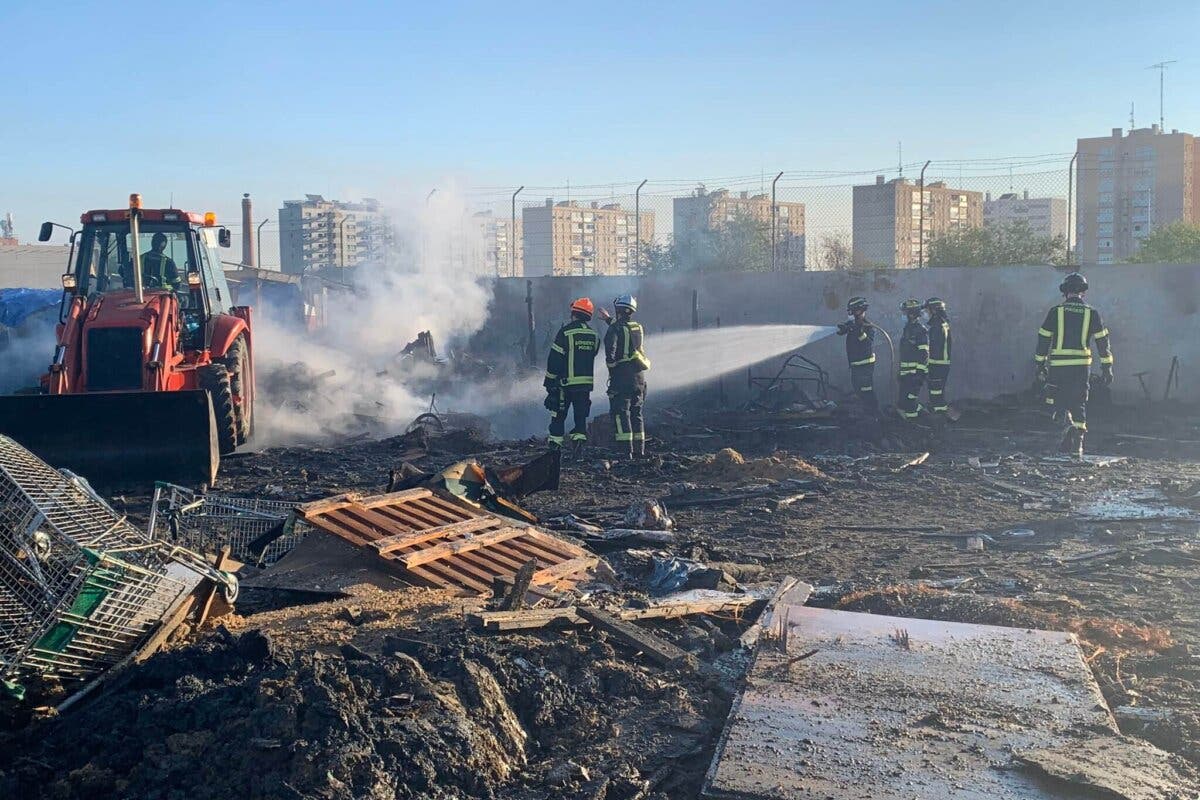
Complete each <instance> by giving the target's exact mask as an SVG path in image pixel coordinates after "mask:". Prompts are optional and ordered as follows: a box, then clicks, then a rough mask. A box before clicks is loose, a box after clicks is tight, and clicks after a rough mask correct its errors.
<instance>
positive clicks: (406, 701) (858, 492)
mask: <svg viewBox="0 0 1200 800" xmlns="http://www.w3.org/2000/svg"><path fill="white" fill-rule="evenodd" d="M1198 420H1200V417H1198V416H1197V415H1196V413H1195V411H1194V410H1189V409H1179V408H1173V409H1167V410H1164V409H1155V410H1152V411H1151V410H1147V409H1120V408H1110V409H1097V410H1096V411H1095V412H1094V413H1093V422H1092V428H1093V435H1092V438H1091V439H1090V440H1089V450H1090V451H1091V452H1092V453H1096V454H1102V455H1106V456H1120V457H1123V458H1122V459H1121V460H1117V461H1115V462H1113V463H1084V464H1079V463H1072V462H1069V461H1065V460H1059V459H1057V458H1056V456H1055V454H1054V453H1053V452H1051V450H1052V449H1053V448H1052V447H1050V445H1051V444H1052V443H1053V442H1054V440H1055V434H1054V433H1053V432H1052V431H1049V430H1047V429H1045V427H1044V426H1043V425H1042V424H1041V423H1040V422H1039V418H1038V417H1037V416H1036V415H1034V414H1032V413H1028V412H1026V411H1023V410H1021V409H1020V408H1019V407H1017V406H1015V405H1008V404H1003V403H996V404H980V405H976V406H974V407H972V408H968V409H967V413H965V414H964V416H963V418H962V419H961V420H960V421H959V422H958V424H957V425H953V426H950V427H948V428H947V429H946V430H944V431H940V432H934V431H930V430H925V429H903V428H891V427H887V428H886V429H885V430H884V431H883V436H882V438H880V437H877V436H872V437H870V438H863V437H862V436H860V435H859V434H858V433H857V432H856V430H857V428H856V427H855V423H854V420H853V419H849V418H843V417H838V416H834V417H825V416H819V417H816V418H813V417H806V416H802V415H793V414H788V413H777V414H772V413H765V412H760V413H753V414H751V413H741V412H726V413H720V412H702V411H695V410H692V411H679V412H672V413H666V414H660V415H658V418H657V419H656V420H654V421H653V422H652V425H651V428H650V433H651V437H652V442H651V450H652V452H653V456H652V457H651V458H650V459H648V460H646V461H639V462H628V461H623V460H619V459H616V458H615V457H614V454H612V453H609V452H607V451H605V450H604V449H602V448H594V449H591V450H589V451H588V452H586V453H585V455H584V457H583V458H582V459H580V460H578V461H574V460H570V459H568V460H566V461H565V462H564V468H563V474H562V486H561V488H560V489H559V490H558V491H555V492H541V493H537V494H533V495H530V496H529V497H527V498H525V499H524V500H523V501H522V503H523V505H524V507H525V508H526V509H528V510H529V511H531V512H533V513H535V514H537V515H538V516H539V517H540V518H542V519H543V520H551V519H556V518H561V517H564V516H566V515H568V514H573V515H575V516H576V517H578V518H582V519H584V520H587V521H588V522H591V523H595V524H597V525H599V526H601V527H612V526H619V525H620V523H621V519H622V517H623V516H624V513H625V509H626V508H627V507H628V506H629V505H630V504H631V503H634V502H638V501H642V500H645V499H647V498H665V500H664V504H665V506H666V508H667V510H668V512H669V513H670V514H671V516H672V517H673V518H674V520H675V523H676V541H675V542H673V543H671V544H653V545H631V546H628V547H619V548H614V549H611V550H609V551H608V552H606V553H605V556H606V558H607V559H608V563H609V564H610V565H611V566H612V568H613V570H614V575H615V577H614V578H610V579H609V584H611V588H612V589H614V590H616V593H617V594H616V595H614V597H613V598H612V599H611V602H613V603H616V602H618V601H619V600H625V601H628V600H630V599H631V598H632V599H635V600H636V599H637V598H640V597H644V596H645V592H646V590H647V588H648V584H649V581H650V579H651V576H652V575H653V570H654V566H655V558H656V557H657V558H658V559H659V561H660V563H661V560H662V559H664V558H666V557H669V556H677V557H681V558H684V559H691V560H694V561H696V562H700V563H703V564H705V565H707V566H709V567H715V568H716V569H717V570H719V571H720V572H722V573H723V574H724V575H728V576H730V577H731V578H734V579H736V580H737V581H739V582H740V583H741V584H743V585H745V586H748V587H758V588H761V589H766V590H769V589H770V588H771V587H772V586H774V585H775V584H776V583H777V582H778V580H779V579H780V578H782V577H784V576H788V575H791V576H796V577H799V578H801V579H803V580H806V581H808V582H809V583H812V584H813V585H814V586H816V587H817V591H816V593H815V594H814V596H813V598H812V599H811V600H810V604H817V605H824V606H831V607H839V608H845V609H849V610H858V611H869V612H874V613H886V614H892V615H898V616H915V617H929V618H935V619H946V620H957V621H966V622H979V623H987V624H998V625H1011V626H1019V627H1043V628H1054V629H1062V630H1070V631H1073V632H1075V633H1076V634H1078V636H1079V638H1080V640H1081V642H1082V647H1083V652H1084V656H1085V658H1086V659H1087V661H1088V664H1089V666H1090V667H1091V668H1092V670H1093V672H1094V673H1095V675H1096V677H1097V679H1098V681H1099V684H1100V686H1101V689H1102V691H1103V692H1104V695H1105V698H1106V699H1107V701H1108V703H1109V705H1110V707H1111V708H1113V709H1114V710H1115V713H1116V716H1117V719H1118V722H1119V723H1120V726H1121V729H1122V731H1123V732H1125V733H1127V734H1132V735H1135V736H1141V737H1144V738H1145V739H1147V740H1149V741H1151V742H1153V743H1154V744H1156V745H1158V746H1159V747H1161V748H1163V749H1164V750H1166V751H1168V752H1170V753H1172V754H1174V755H1176V756H1177V757H1178V758H1180V759H1181V760H1182V762H1190V763H1191V765H1192V767H1200V693H1198V692H1197V688H1198V684H1200V658H1198V657H1197V655H1198V654H1200V608H1198V607H1197V601H1196V597H1197V591H1196V590H1197V583H1198V582H1200V551H1198V550H1197V546H1198V545H1200V541H1198V539H1200V537H1198V533H1197V529H1198V525H1200V523H1198V522H1197V518H1196V508H1197V507H1200V500H1197V498H1196V495H1197V487H1198V486H1200V465H1197V463H1196V456H1197V454H1198V453H1200V444H1198V443H1197V440H1200V435H1197V434H1198V433H1200V429H1198V427H1197V422H1198ZM543 448H544V444H543V442H541V441H537V440H527V441H516V442H480V441H478V440H476V439H473V438H472V437H470V436H457V437H456V436H454V435H448V436H445V437H441V438H434V439H432V440H430V441H429V442H428V447H415V446H414V440H413V437H392V438H385V439H378V440H372V439H364V438H360V439H356V440H354V441H349V442H342V443H340V444H336V443H335V444H331V445H328V446H324V447H316V446H309V447H295V448H277V449H271V450H267V451H265V452H261V453H256V454H250V455H246V456H242V457H238V458H235V459H231V460H229V461H228V462H227V464H226V465H225V466H224V467H223V473H222V477H221V479H220V483H219V485H218V486H216V487H214V488H215V489H216V490H218V491H226V492H233V493H244V494H247V495H253V496H271V497H279V498H287V499H294V500H297V501H301V500H309V499H315V498H321V497H327V496H329V495H331V494H335V493H338V492H343V491H347V490H359V491H364V492H369V493H377V492H380V491H383V489H384V488H385V486H386V484H387V482H388V479H389V472H390V471H391V470H393V469H396V468H398V467H400V465H401V463H402V462H407V463H411V464H413V465H415V466H417V467H420V468H422V469H425V470H429V471H432V470H435V469H438V468H440V467H442V466H445V465H447V464H450V463H453V462H455V461H458V460H460V459H462V458H464V457H473V458H477V459H479V460H480V461H481V462H484V463H487V464H489V465H492V466H499V465H504V464H515V463H520V462H523V461H527V460H529V459H530V458H531V457H533V456H535V455H538V454H539V453H541V452H542V451H543ZM725 448H732V449H733V450H735V451H736V452H730V451H729V450H726V449H725ZM925 452H928V453H929V456H928V458H927V459H925V460H924V461H922V462H921V463H912V462H914V461H917V460H919V459H918V458H917V457H918V456H919V455H920V454H922V453H925ZM800 495H804V497H803V498H800ZM146 501H147V498H145V497H142V496H139V495H137V494H136V493H133V492H128V491H126V492H122V493H120V494H118V495H117V496H115V498H114V502H115V503H116V504H117V506H118V507H119V508H124V509H126V510H127V511H128V512H130V513H132V514H142V513H145V509H146ZM966 534H974V535H977V536H978V537H979V538H980V539H981V541H982V544H983V547H982V549H977V545H975V544H970V545H968V544H967V542H968V536H966ZM564 535H569V533H564ZM595 597H597V598H599V601H600V602H609V601H606V600H604V596H603V595H602V594H598V595H595ZM482 605H483V601H482V600H476V599H463V598H456V597H451V596H450V595H448V594H446V593H444V592H440V591H434V590H428V589H413V590H402V591H399V592H379V591H371V592H367V593H365V594H363V595H361V596H356V597H353V598H347V599H344V600H336V601H331V602H324V603H318V604H307V605H286V604H281V603H274V604H267V605H261V606H255V605H252V604H249V603H247V604H244V605H243V606H242V607H240V608H239V609H238V613H237V614H236V615H235V616H233V617H228V618H225V619H223V620H221V621H220V623H219V625H218V626H217V627H215V628H212V629H207V630H203V631H199V632H192V633H191V634H190V635H189V636H186V637H182V638H181V639H180V641H177V642H176V643H175V644H174V645H173V646H172V648H171V649H169V650H168V651H166V652H162V653H159V654H158V655H156V656H154V657H153V658H152V659H150V660H149V661H148V662H147V663H145V664H144V665H141V666H139V667H137V668H134V669H132V670H130V671H128V672H127V673H125V675H123V676H122V677H121V679H120V680H119V681H118V682H116V684H115V685H113V686H112V687H110V688H109V689H108V690H107V691H106V692H104V693H103V694H100V695H98V696H97V697H95V698H94V699H92V700H91V701H89V702H88V703H86V704H83V706H82V707H81V708H79V709H77V710H75V711H73V712H69V713H66V714H64V715H63V716H61V717H55V716H53V715H50V716H48V717H46V718H36V719H33V720H31V721H28V722H27V723H26V724H15V723H14V724H12V725H10V728H11V729H10V730H9V731H8V732H6V733H5V734H3V739H2V740H0V794H3V796H10V797H30V798H34V797H46V798H83V797H88V798H98V797H147V798H176V797H178V798H184V797H188V798H206V797H213V798H216V797H287V798H303V797H319V798H330V800H333V799H335V798H336V799H338V800H341V799H342V798H346V800H349V799H350V798H393V797H396V798H409V797H412V798H416V797H431V798H476V797H478V798H493V797H495V798H551V797H553V798H605V799H606V800H629V799H631V798H691V797H697V796H698V793H699V790H700V786H701V782H702V779H703V775H704V772H705V770H706V769H707V767H708V764H709V762H710V760H711V758H712V754H713V749H714V747H715V744H716V740H717V737H718V736H719V734H720V731H721V727H722V725H723V724H724V720H725V716H726V714H727V713H728V709H729V705H730V702H731V701H732V698H733V696H734V694H735V693H736V691H737V688H738V682H739V680H740V676H741V672H742V670H743V669H744V668H745V664H746V661H747V658H746V655H745V651H744V650H741V649H740V648H739V647H738V646H737V637H738V636H739V634H740V633H741V632H742V631H744V630H745V628H746V627H747V625H748V624H749V622H751V621H752V620H749V619H736V618H720V617H714V616H704V615H696V616H691V617H686V618H683V619H678V620H670V621H660V622H647V623H644V627H646V628H647V629H649V630H653V631H654V632H655V633H657V634H659V635H660V636H662V637H663V638H665V639H668V640H670V641H672V642H674V643H675V644H677V645H679V646H681V647H683V648H684V649H686V650H689V651H690V652H692V653H694V654H695V656H696V657H697V659H698V663H699V665H700V666H699V668H698V669H684V670H677V669H665V668H662V667H660V666H657V665H655V664H654V663H653V662H652V661H650V660H648V659H647V658H645V657H644V656H643V655H641V654H639V653H636V652H632V651H631V650H630V648H628V647H626V646H624V645H623V644H621V643H620V642H617V641H613V640H610V639H608V637H606V636H605V635H604V634H603V633H601V632H599V631H598V630H596V629H594V628H592V627H588V626H577V627H573V628H569V629H565V630H559V629H555V630H540V631H530V632H520V633H501V634H490V633H479V632H476V631H473V630H471V629H469V627H468V626H467V625H466V623H465V622H464V616H463V615H464V612H466V611H471V610H477V609H479V608H481V607H482ZM21 722H25V721H21Z"/></svg>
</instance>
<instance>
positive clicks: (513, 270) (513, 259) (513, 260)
mask: <svg viewBox="0 0 1200 800" xmlns="http://www.w3.org/2000/svg"><path fill="white" fill-rule="evenodd" d="M524 189H525V187H524V185H522V186H521V187H520V188H519V189H517V190H516V191H515V192H513V193H512V222H511V224H510V226H509V229H508V277H510V278H515V277H517V195H519V194H520V193H521V192H522V191H523V190H524ZM522 233H524V232H522ZM522 238H524V236H522ZM499 269H500V266H499V265H497V266H496V270H497V271H499ZM532 286H533V284H530V287H531V291H532ZM529 308H530V309H531V310H530V312H529V313H530V314H531V315H532V314H533V311H532V309H533V306H530V307H529ZM532 341H533V340H532V338H531V339H530V342H531V344H530V347H531V348H532V346H533V345H532Z"/></svg>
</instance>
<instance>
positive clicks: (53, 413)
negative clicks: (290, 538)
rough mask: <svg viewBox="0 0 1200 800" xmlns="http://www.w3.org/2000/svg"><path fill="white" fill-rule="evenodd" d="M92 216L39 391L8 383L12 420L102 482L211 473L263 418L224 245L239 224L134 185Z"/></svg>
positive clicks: (71, 270)
mask: <svg viewBox="0 0 1200 800" xmlns="http://www.w3.org/2000/svg"><path fill="white" fill-rule="evenodd" d="M81 221H82V222H83V228H82V230H79V231H73V230H72V231H71V256H70V266H69V267H68V271H67V273H66V274H65V275H63V279H62V283H63V299H62V305H61V307H60V311H59V324H58V328H57V337H58V341H57V345H56V346H55V348H54V355H53V358H52V360H51V362H50V369H49V371H48V372H47V374H46V375H44V376H43V377H42V380H41V394H37V395H13V396H9V397H0V433H5V434H8V435H9V436H11V437H12V438H14V439H16V440H17V441H18V442H20V443H21V444H22V445H24V446H25V447H27V448H29V449H30V450H32V451H33V452H34V453H36V454H37V455H38V456H40V457H41V458H42V459H44V460H45V461H47V462H49V463H50V464H52V465H53V466H56V467H65V468H67V469H70V470H72V471H73V472H75V473H77V474H79V475H82V476H83V477H85V478H88V479H90V480H93V481H96V482H101V483H112V482H124V481H127V480H164V481H176V482H182V483H212V482H213V480H215V478H216V474H217V468H218V465H219V464H220V456H221V455H226V454H229V453H232V452H233V451H234V450H235V449H236V448H237V447H238V446H239V445H241V444H244V443H245V442H247V441H248V440H249V439H250V437H251V436H252V435H253V432H254V357H253V352H254V351H253V335H252V325H251V314H250V308H249V307H248V306H232V305H231V295H230V292H229V286H228V285H227V284H226V282H225V273H224V272H223V271H222V268H221V258H220V250H219V249H218V248H219V247H228V246H229V239H230V236H229V231H228V229H226V228H219V227H217V224H216V216H215V215H214V214H212V213H208V214H203V215H201V214H196V213H192V212H188V211H180V210H178V209H173V208H168V209H143V208H142V202H141V196H140V195H136V194H135V195H130V201H129V207H128V208H122V209H116V210H111V209H110V210H98V211H88V212H87V213H85V214H83V215H82V217H81ZM54 227H64V226H58V225H57V224H56V223H52V222H47V223H45V224H43V225H42V230H41V234H40V236H39V237H38V238H39V239H40V240H41V241H47V240H49V238H50V236H51V233H52V232H53V229H54Z"/></svg>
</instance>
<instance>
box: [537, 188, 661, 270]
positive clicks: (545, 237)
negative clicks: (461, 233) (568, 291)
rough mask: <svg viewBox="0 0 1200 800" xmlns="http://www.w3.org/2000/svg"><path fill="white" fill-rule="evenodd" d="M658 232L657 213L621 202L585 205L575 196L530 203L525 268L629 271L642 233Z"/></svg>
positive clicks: (645, 235)
mask: <svg viewBox="0 0 1200 800" xmlns="http://www.w3.org/2000/svg"><path fill="white" fill-rule="evenodd" d="M639 224H640V237H641V240H642V241H643V242H649V241H650V240H651V239H653V238H654V213H653V212H650V211H643V212H642V214H641V220H640V223H639V222H638V221H637V218H636V215H635V214H634V212H633V211H630V210H627V209H624V208H622V207H621V206H620V205H618V204H616V203H609V204H607V205H601V204H600V203H591V204H590V205H581V204H580V203H578V202H575V201H561V202H558V203H556V202H554V199H553V198H547V199H546V202H545V204H544V205H540V206H527V207H526V208H524V209H523V210H522V212H521V226H522V229H521V241H522V249H523V253H522V255H523V259H522V260H523V263H524V274H525V276H526V277H534V276H538V275H624V274H627V273H628V272H629V271H630V268H631V267H632V266H633V262H634V259H635V250H636V247H637V240H638V236H639V231H638V226H639Z"/></svg>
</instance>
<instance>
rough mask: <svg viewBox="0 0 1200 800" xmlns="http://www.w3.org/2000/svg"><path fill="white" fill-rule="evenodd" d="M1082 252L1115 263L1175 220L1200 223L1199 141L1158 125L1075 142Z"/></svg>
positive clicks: (1090, 260)
mask: <svg viewBox="0 0 1200 800" xmlns="http://www.w3.org/2000/svg"><path fill="white" fill-rule="evenodd" d="M1076 147H1077V152H1078V154H1079V155H1078V159H1077V161H1076V167H1075V174H1076V179H1075V186H1076V194H1077V196H1078V198H1079V201H1078V209H1079V210H1078V212H1077V213H1076V216H1075V226H1076V227H1075V233H1076V238H1075V241H1076V243H1077V245H1076V252H1077V253H1078V256H1079V261H1080V263H1082V264H1113V263H1117V262H1121V261H1127V260H1128V259H1129V258H1131V257H1132V256H1133V255H1134V254H1136V253H1137V251H1138V248H1139V247H1140V245H1141V240H1142V239H1144V238H1145V237H1146V236H1148V235H1149V234H1150V232H1151V231H1153V230H1154V229H1155V228H1159V227H1161V226H1163V225H1167V224H1170V223H1172V222H1177V221H1180V220H1182V221H1184V222H1189V223H1192V224H1195V223H1197V222H1200V196H1198V193H1200V143H1198V142H1197V140H1196V138H1195V137H1194V136H1192V135H1191V134H1190V133H1180V132H1179V131H1178V130H1172V131H1171V132H1170V133H1164V132H1163V131H1161V130H1159V128H1158V126H1157V125H1152V126H1150V127H1149V128H1136V129H1134V130H1131V131H1129V133H1127V134H1126V133H1124V132H1123V130H1122V129H1121V128H1113V129H1112V135H1111V136H1101V137H1095V138H1090V139H1080V140H1079V141H1078V143H1077V145H1076Z"/></svg>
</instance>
